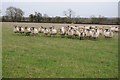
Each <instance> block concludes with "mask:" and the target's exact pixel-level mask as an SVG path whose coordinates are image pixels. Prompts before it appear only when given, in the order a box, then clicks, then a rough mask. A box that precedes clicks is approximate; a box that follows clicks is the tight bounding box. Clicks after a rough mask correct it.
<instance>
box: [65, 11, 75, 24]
mask: <svg viewBox="0 0 120 80" xmlns="http://www.w3.org/2000/svg"><path fill="white" fill-rule="evenodd" d="M63 13H64V15H65V16H66V17H68V20H69V21H70V22H72V17H73V16H74V14H75V12H74V11H73V10H71V9H68V10H67V11H64V12H63Z"/></svg>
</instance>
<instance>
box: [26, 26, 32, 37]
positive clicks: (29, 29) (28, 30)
mask: <svg viewBox="0 0 120 80" xmlns="http://www.w3.org/2000/svg"><path fill="white" fill-rule="evenodd" d="M30 33H31V28H29V27H25V35H26V36H29V35H30Z"/></svg>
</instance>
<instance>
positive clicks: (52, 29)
mask: <svg viewBox="0 0 120 80" xmlns="http://www.w3.org/2000/svg"><path fill="white" fill-rule="evenodd" d="M49 34H50V36H52V35H56V34H57V30H56V29H55V28H54V26H52V27H50V28H49Z"/></svg>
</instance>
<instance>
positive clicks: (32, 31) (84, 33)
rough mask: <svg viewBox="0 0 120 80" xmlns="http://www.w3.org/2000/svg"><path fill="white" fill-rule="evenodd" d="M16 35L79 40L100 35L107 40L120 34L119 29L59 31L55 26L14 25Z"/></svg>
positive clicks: (91, 28)
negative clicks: (77, 38)
mask: <svg viewBox="0 0 120 80" xmlns="http://www.w3.org/2000/svg"><path fill="white" fill-rule="evenodd" d="M13 31H14V33H18V34H25V35H26V36H30V35H33V36H35V35H38V34H39V33H43V34H44V35H45V36H56V35H61V37H64V36H67V37H71V38H75V37H77V36H78V37H79V39H80V40H81V39H96V38H98V37H99V36H100V35H103V36H105V38H112V37H113V34H114V33H115V32H119V27H109V28H103V27H98V26H95V27H92V26H89V27H86V26H83V27H79V26H64V27H61V28H59V29H55V27H54V26H51V27H49V28H46V27H43V26H41V27H39V28H36V27H22V26H17V25H14V29H13Z"/></svg>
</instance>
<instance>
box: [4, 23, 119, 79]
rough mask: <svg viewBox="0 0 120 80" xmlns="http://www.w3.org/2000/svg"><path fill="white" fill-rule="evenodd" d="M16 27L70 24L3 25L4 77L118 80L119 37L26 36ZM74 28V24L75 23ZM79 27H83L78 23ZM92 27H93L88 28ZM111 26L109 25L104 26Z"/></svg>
mask: <svg viewBox="0 0 120 80" xmlns="http://www.w3.org/2000/svg"><path fill="white" fill-rule="evenodd" d="M13 24H18V25H24V26H25V25H26V26H36V27H39V26H41V25H42V26H46V27H48V26H52V25H54V26H55V27H56V28H58V27H60V26H64V25H68V24H51V23H3V24H2V59H3V60H2V66H3V67H2V74H3V77H5V78H8V77H9V78H49V77H50V78H57V77H64V78H67V77H70V78H117V77H118V35H117V34H115V35H114V37H113V38H109V39H105V38H104V37H103V36H101V37H100V38H98V39H97V40H79V39H68V38H60V37H59V36H58V37H45V36H41V35H40V34H39V35H38V36H35V37H33V36H27V37H26V36H22V35H16V34H14V33H13V26H12V25H13ZM71 25H73V24H71ZM77 25H79V26H83V25H80V24H77ZM87 26H89V25H87ZM101 26H105V27H107V25H101Z"/></svg>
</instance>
